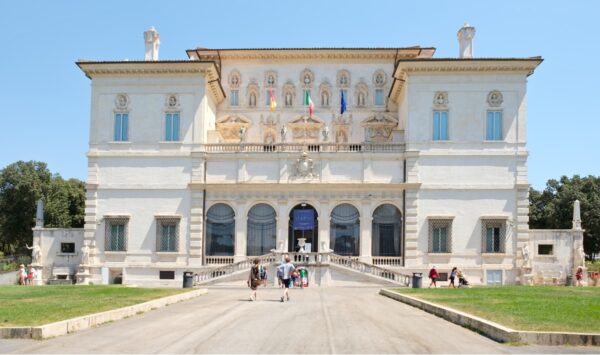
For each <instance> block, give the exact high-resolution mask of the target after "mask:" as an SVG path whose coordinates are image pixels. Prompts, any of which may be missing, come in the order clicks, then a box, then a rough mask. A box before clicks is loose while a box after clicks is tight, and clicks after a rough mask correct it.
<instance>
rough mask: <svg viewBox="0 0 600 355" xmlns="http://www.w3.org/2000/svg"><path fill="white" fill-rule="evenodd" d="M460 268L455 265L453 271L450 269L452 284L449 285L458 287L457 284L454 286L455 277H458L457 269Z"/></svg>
mask: <svg viewBox="0 0 600 355" xmlns="http://www.w3.org/2000/svg"><path fill="white" fill-rule="evenodd" d="M457 269H458V268H457V267H456V266H455V267H453V268H452V271H450V284H449V285H448V286H450V287H452V288H456V286H454V279H455V278H456V270H457Z"/></svg>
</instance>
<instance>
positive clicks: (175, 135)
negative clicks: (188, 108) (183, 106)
mask: <svg viewBox="0 0 600 355" xmlns="http://www.w3.org/2000/svg"><path fill="white" fill-rule="evenodd" d="M173 140H174V141H179V113H175V114H173Z"/></svg>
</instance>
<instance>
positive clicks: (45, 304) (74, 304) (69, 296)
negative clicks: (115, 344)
mask: <svg viewBox="0 0 600 355" xmlns="http://www.w3.org/2000/svg"><path fill="white" fill-rule="evenodd" d="M190 290H192V289H171V288H169V289H160V288H138V287H123V286H99V285H89V286H83V285H81V286H75V285H73V286H59V285H56V286H35V287H24V286H2V287H0V327H19V326H38V325H43V324H47V323H52V322H58V321H61V320H65V319H69V318H74V317H80V316H84V315H86V314H92V313H98V312H104V311H108V310H111V309H117V308H121V307H127V306H131V305H134V304H138V303H143V302H146V301H150V300H153V299H156V298H161V297H166V296H171V295H174V294H178V293H182V292H187V291H190Z"/></svg>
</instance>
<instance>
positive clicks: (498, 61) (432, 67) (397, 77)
mask: <svg viewBox="0 0 600 355" xmlns="http://www.w3.org/2000/svg"><path fill="white" fill-rule="evenodd" d="M542 61H543V59H542V58H541V57H532V58H469V59H465V58H422V59H400V60H398V61H397V62H396V67H395V69H394V74H393V76H394V82H393V83H392V87H391V89H390V99H391V100H392V101H394V102H398V98H399V96H400V93H401V92H402V88H403V87H404V83H405V81H406V78H407V77H408V76H409V75H412V74H436V73H437V74H451V73H467V72H470V73H482V74H483V73H488V74H489V73H517V74H519V73H520V74H523V75H526V76H529V75H531V74H533V72H534V70H535V69H536V68H537V66H538V65H540V64H541V63H542Z"/></svg>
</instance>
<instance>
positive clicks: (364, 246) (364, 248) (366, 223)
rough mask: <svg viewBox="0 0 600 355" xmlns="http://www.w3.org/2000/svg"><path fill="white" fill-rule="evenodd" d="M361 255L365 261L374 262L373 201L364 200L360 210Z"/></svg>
mask: <svg viewBox="0 0 600 355" xmlns="http://www.w3.org/2000/svg"><path fill="white" fill-rule="evenodd" d="M360 212H361V213H360V218H359V220H360V254H359V255H360V256H359V260H360V261H362V262H365V263H372V262H373V235H372V225H373V215H372V214H371V201H363V203H362V205H361V211H360Z"/></svg>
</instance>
